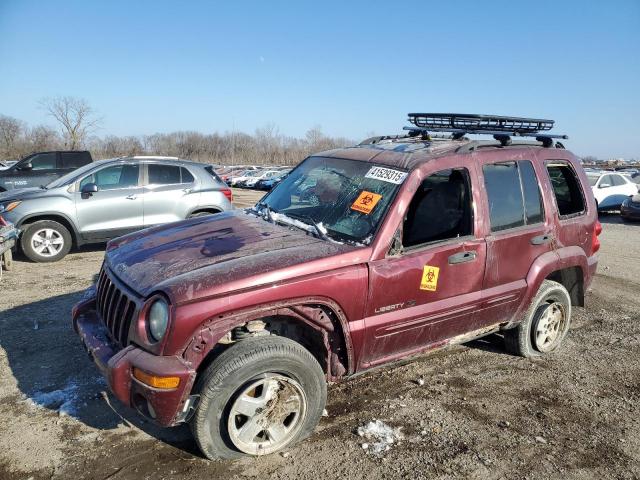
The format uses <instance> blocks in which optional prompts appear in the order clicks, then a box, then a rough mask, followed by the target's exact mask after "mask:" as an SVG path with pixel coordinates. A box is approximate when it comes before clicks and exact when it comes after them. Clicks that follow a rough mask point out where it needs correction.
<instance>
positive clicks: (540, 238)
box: [531, 233, 553, 245]
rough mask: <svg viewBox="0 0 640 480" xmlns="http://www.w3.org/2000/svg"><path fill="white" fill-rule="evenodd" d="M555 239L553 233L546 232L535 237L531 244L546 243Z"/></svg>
mask: <svg viewBox="0 0 640 480" xmlns="http://www.w3.org/2000/svg"><path fill="white" fill-rule="evenodd" d="M551 240H553V235H549V234H548V233H545V234H544V235H538V236H537V237H533V238H532V239H531V245H544V244H545V243H550V242H551Z"/></svg>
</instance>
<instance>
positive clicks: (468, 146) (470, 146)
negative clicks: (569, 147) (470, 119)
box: [456, 140, 564, 153]
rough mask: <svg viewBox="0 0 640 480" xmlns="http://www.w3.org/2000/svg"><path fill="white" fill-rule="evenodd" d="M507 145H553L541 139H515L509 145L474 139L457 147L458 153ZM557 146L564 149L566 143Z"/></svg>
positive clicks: (556, 146)
mask: <svg viewBox="0 0 640 480" xmlns="http://www.w3.org/2000/svg"><path fill="white" fill-rule="evenodd" d="M505 146H512V147H516V146H521V147H546V148H550V147H551V146H552V145H546V144H545V142H542V141H540V140H536V141H532V140H528V141H527V140H515V141H512V142H511V143H509V144H508V145H504V144H503V143H502V142H500V141H496V140H472V141H470V142H467V143H465V144H463V145H460V146H459V147H458V148H457V149H456V153H468V152H473V151H475V150H478V149H479V148H483V147H505ZM555 148H560V149H564V145H563V144H562V143H560V142H556V144H555Z"/></svg>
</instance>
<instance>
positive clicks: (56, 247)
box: [20, 220, 72, 263]
mask: <svg viewBox="0 0 640 480" xmlns="http://www.w3.org/2000/svg"><path fill="white" fill-rule="evenodd" d="M36 237H39V239H40V240H44V239H46V240H48V241H49V242H51V243H50V244H49V245H48V246H46V247H44V249H43V250H42V251H41V252H39V251H38V247H36V245H42V242H40V241H39V240H36ZM71 244H72V239H71V233H69V230H67V228H66V227H65V226H64V225H62V224H60V223H58V222H54V221H53V220H40V221H37V222H33V223H30V224H29V225H27V226H26V228H25V230H24V231H23V232H22V235H21V237H20V248H22V252H23V253H24V254H25V255H26V256H27V258H28V259H29V260H31V261H33V262H38V263H46V262H57V261H58V260H61V259H62V258H64V257H65V256H66V255H67V253H69V251H70V250H71Z"/></svg>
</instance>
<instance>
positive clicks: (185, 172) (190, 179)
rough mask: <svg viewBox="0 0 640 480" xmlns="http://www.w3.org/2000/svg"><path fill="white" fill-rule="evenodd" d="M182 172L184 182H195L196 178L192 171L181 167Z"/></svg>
mask: <svg viewBox="0 0 640 480" xmlns="http://www.w3.org/2000/svg"><path fill="white" fill-rule="evenodd" d="M180 174H181V175H182V183H193V182H195V178H193V175H191V172H190V171H189V170H187V169H186V168H184V167H180Z"/></svg>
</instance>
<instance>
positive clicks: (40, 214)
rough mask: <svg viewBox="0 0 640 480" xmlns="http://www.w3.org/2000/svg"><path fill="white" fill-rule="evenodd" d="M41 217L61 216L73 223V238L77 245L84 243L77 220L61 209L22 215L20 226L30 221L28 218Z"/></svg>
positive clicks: (70, 223)
mask: <svg viewBox="0 0 640 480" xmlns="http://www.w3.org/2000/svg"><path fill="white" fill-rule="evenodd" d="M40 217H49V218H51V217H59V218H63V219H64V220H65V221H66V222H67V223H68V224H69V225H71V232H70V233H71V235H73V240H74V242H76V245H82V244H83V243H84V242H83V241H82V237H81V236H80V233H79V231H78V227H77V226H76V224H75V222H74V221H73V220H72V219H71V217H69V216H68V215H66V214H64V213H61V212H59V211H52V212H49V211H46V212H37V213H32V214H29V215H25V216H24V217H22V218H21V219H20V221H19V222H18V225H17V226H18V227H22V226H23V225H24V224H25V223H29V222H28V220H31V219H36V220H37V219H38V218H40Z"/></svg>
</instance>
